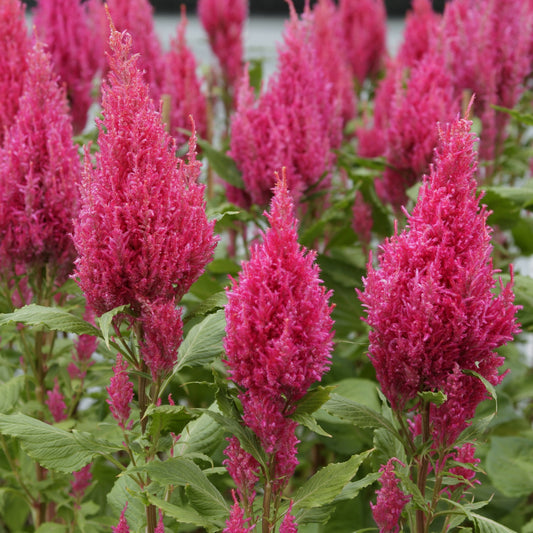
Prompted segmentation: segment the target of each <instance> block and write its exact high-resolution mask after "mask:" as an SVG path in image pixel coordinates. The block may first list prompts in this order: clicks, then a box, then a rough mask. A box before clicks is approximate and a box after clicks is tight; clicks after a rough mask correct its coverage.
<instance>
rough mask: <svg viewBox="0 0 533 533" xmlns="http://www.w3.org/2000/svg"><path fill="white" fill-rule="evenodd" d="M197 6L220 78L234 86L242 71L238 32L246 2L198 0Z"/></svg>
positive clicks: (241, 46) (240, 35)
mask: <svg viewBox="0 0 533 533" xmlns="http://www.w3.org/2000/svg"><path fill="white" fill-rule="evenodd" d="M197 9H198V17H199V19H200V22H201V23H202V26H203V27H204V29H205V31H206V33H207V36H208V38H209V44H210V45H211V50H212V51H213V53H214V54H215V56H216V58H217V59H218V62H219V64H220V67H221V69H222V73H223V76H224V79H225V80H226V82H227V84H228V86H229V87H234V86H235V85H236V83H237V82H238V80H239V79H240V78H241V76H242V72H243V57H244V52H243V42H242V35H243V30H244V23H245V22H246V17H247V16H248V1H247V0H199V1H198V8H197Z"/></svg>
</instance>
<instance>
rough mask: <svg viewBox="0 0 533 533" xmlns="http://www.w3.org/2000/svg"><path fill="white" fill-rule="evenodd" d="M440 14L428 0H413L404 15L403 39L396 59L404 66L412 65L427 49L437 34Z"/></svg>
mask: <svg viewBox="0 0 533 533" xmlns="http://www.w3.org/2000/svg"><path fill="white" fill-rule="evenodd" d="M441 19H442V16H441V15H440V14H438V13H436V12H435V11H433V7H432V5H431V2H430V0H413V2H412V8H411V10H410V11H409V12H408V13H407V16H406V17H405V29H404V32H403V41H402V44H401V45H400V49H399V51H398V55H397V58H398V61H399V62H400V63H401V64H402V65H403V66H404V67H409V68H410V67H413V66H414V65H415V64H416V63H417V62H418V61H420V60H421V59H422V58H423V57H424V55H425V54H426V53H427V52H428V51H429V49H430V47H431V43H432V42H433V40H434V39H435V36H436V35H438V34H439V26H440V23H441Z"/></svg>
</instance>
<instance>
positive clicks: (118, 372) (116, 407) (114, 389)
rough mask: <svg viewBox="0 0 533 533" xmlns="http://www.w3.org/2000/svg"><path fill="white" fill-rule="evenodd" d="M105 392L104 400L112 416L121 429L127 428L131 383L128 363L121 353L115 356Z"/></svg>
mask: <svg viewBox="0 0 533 533" xmlns="http://www.w3.org/2000/svg"><path fill="white" fill-rule="evenodd" d="M107 392H108V394H109V398H108V399H107V400H106V401H107V403H108V404H109V408H110V409H111V414H112V415H113V418H114V419H115V420H116V421H117V422H118V425H119V426H120V427H121V428H122V429H123V430H125V429H129V428H128V420H129V418H130V414H131V407H130V404H131V402H132V401H133V383H132V382H131V381H130V380H129V377H128V363H127V362H126V361H124V360H123V359H122V356H121V355H118V356H117V360H116V363H115V366H114V367H113V376H112V377H111V381H110V382H109V386H108V387H107Z"/></svg>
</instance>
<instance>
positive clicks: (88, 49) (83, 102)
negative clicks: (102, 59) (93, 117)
mask: <svg viewBox="0 0 533 533" xmlns="http://www.w3.org/2000/svg"><path fill="white" fill-rule="evenodd" d="M33 21H34V24H35V31H36V32H37V34H38V35H39V38H40V39H41V40H42V41H43V42H45V43H46V44H47V51H48V52H49V53H50V55H51V56H52V64H53V68H54V71H55V72H56V74H58V75H59V78H60V80H61V83H63V84H65V87H66V91H67V97H68V99H69V103H70V113H71V115H72V124H73V129H74V133H80V132H81V131H82V130H83V128H84V127H85V124H86V123H87V112H88V111H89V107H90V106H91V104H92V98H91V90H92V81H93V78H94V76H95V74H96V70H97V68H98V64H99V60H98V58H96V57H94V53H95V52H94V51H95V50H96V51H97V50H98V46H95V47H93V46H92V45H91V46H88V43H92V42H93V40H94V36H93V35H92V34H91V28H90V26H89V24H88V17H87V12H86V9H85V8H84V6H82V4H81V2H80V0H39V1H38V2H37V7H36V9H35V11H34V19H33Z"/></svg>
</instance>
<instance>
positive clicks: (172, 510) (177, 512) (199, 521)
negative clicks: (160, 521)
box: [147, 494, 223, 533]
mask: <svg viewBox="0 0 533 533" xmlns="http://www.w3.org/2000/svg"><path fill="white" fill-rule="evenodd" d="M147 498H148V501H149V502H150V503H151V504H153V505H155V506H156V507H157V508H158V509H161V511H163V513H164V514H165V516H171V517H172V518H175V519H176V520H177V521H178V522H179V523H181V524H192V525H193V526H198V527H203V528H205V529H206V530H207V531H208V532H210V533H211V532H212V531H220V529H221V528H222V527H223V522H218V521H215V522H213V521H212V520H208V519H207V518H206V517H204V516H202V515H201V514H200V513H198V511H196V510H195V509H193V508H192V507H191V506H190V505H183V506H178V505H174V504H173V503H169V502H167V501H165V500H162V499H161V498H157V497H156V496H153V495H152V494H148V495H147Z"/></svg>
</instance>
